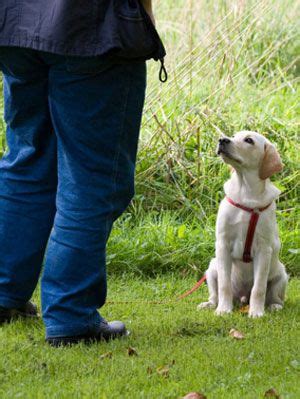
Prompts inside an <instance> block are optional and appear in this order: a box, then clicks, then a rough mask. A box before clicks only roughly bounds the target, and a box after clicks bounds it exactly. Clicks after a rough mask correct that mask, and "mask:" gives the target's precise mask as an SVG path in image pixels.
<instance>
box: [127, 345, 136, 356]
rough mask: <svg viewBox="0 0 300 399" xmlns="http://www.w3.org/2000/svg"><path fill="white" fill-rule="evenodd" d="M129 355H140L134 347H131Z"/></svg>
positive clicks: (128, 350) (128, 351)
mask: <svg viewBox="0 0 300 399" xmlns="http://www.w3.org/2000/svg"><path fill="white" fill-rule="evenodd" d="M127 353H128V356H138V353H137V351H136V349H135V348H133V347H132V346H130V347H129V348H128V349H127Z"/></svg>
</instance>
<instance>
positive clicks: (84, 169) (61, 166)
mask: <svg viewBox="0 0 300 399" xmlns="http://www.w3.org/2000/svg"><path fill="white" fill-rule="evenodd" d="M0 68H1V70H2V72H3V85H4V118H5V122H6V125H7V131H6V135H7V144H8V148H7V150H6V152H5V154H4V156H3V158H2V160H1V161H0V306H3V307H7V308H15V307H19V306H21V305H23V304H24V303H26V302H27V301H28V300H29V299H30V297H31V296H32V293H33V291H34V289H35V287H36V285H37V282H38V278H39V274H40V272H41V268H42V263H43V259H44V256H45V264H44V270H43V275H42V281H41V291H42V313H43V320H44V322H45V326H46V336H47V337H58V336H71V335H79V334H85V333H88V332H92V331H94V330H97V326H98V325H99V323H100V321H101V316H100V314H99V313H98V311H97V309H98V308H101V307H102V306H103V304H104V303H105V299H106V268H105V248H106V242H107V239H108V237H109V234H110V231H111V228H112V224H113V222H114V220H115V219H116V218H117V217H118V216H120V215H121V214H122V212H123V211H124V210H125V208H126V207H127V206H128V204H129V202H130V200H131V198H132V196H133V193H134V170H135V161H136V151H137V143H138V136H139V129H140V122H141V115H142V109H143V104H144V95H145V86H146V79H145V78H146V68H145V63H144V62H139V63H128V64H116V63H113V62H108V61H101V60H100V59H99V58H97V57H67V56H60V55H55V54H50V53H45V52H39V51H35V50H29V49H22V48H13V47H10V48H9V47H2V48H1V47H0Z"/></svg>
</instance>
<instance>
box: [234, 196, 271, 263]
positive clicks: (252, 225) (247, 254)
mask: <svg viewBox="0 0 300 399" xmlns="http://www.w3.org/2000/svg"><path fill="white" fill-rule="evenodd" d="M226 199H227V201H228V202H229V203H230V204H231V205H233V206H235V207H237V208H240V209H242V210H243V211H246V212H249V213H250V214H251V216H250V220H249V226H248V231H247V236H246V241H245V247H244V253H243V262H245V263H249V262H251V261H252V258H251V247H252V243H253V237H254V233H255V229H256V225H257V222H258V218H259V212H263V211H264V210H266V209H267V208H269V206H270V205H271V203H270V204H268V205H267V206H264V207H263V208H248V207H246V206H244V205H241V204H238V203H237V202H234V201H233V200H232V199H231V198H229V197H226Z"/></svg>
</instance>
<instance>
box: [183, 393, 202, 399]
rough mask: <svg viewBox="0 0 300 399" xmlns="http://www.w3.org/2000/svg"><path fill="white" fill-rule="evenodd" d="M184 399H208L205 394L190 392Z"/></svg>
mask: <svg viewBox="0 0 300 399" xmlns="http://www.w3.org/2000/svg"><path fill="white" fill-rule="evenodd" d="M182 399H207V398H206V396H205V395H203V393H200V392H190V393H188V394H187V395H185V396H184V397H183V398H182Z"/></svg>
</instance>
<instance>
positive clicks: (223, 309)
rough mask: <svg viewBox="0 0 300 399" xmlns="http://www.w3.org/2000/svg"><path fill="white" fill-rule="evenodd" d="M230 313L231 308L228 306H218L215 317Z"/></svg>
mask: <svg viewBox="0 0 300 399" xmlns="http://www.w3.org/2000/svg"><path fill="white" fill-rule="evenodd" d="M231 312H232V307H230V306H218V307H217V309H216V312H215V313H216V315H218V316H222V315H224V314H228V313H231Z"/></svg>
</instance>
